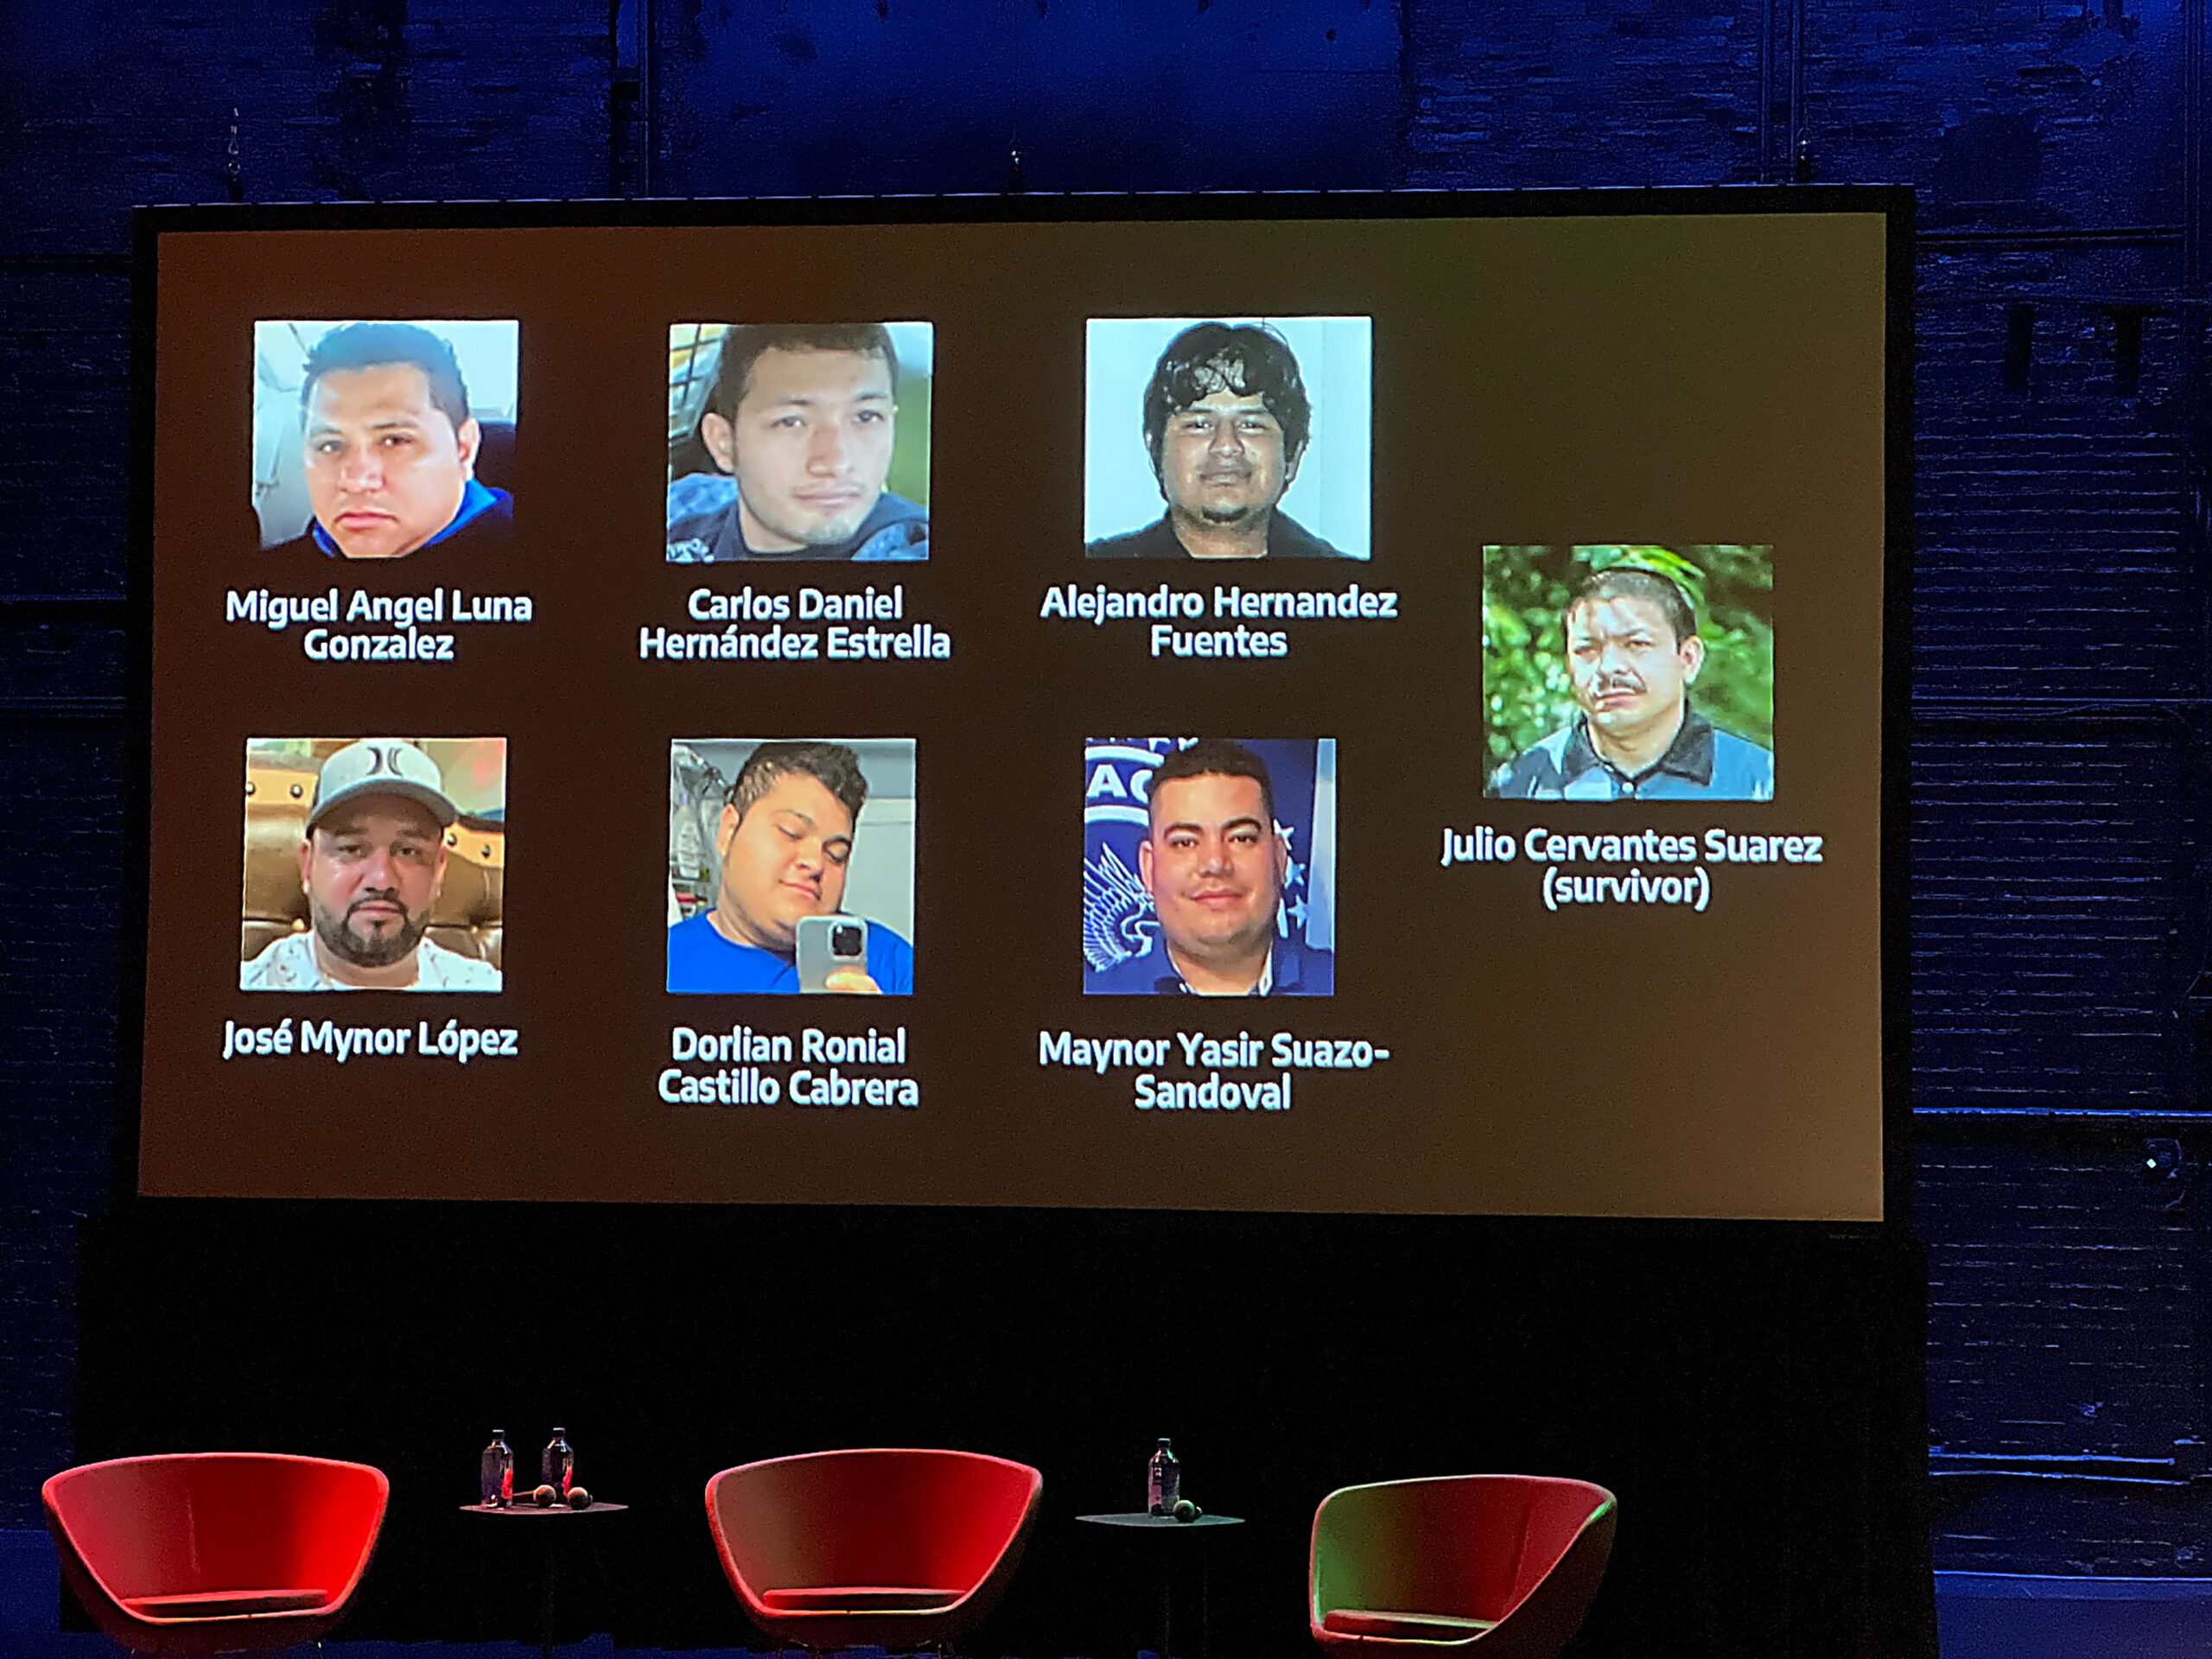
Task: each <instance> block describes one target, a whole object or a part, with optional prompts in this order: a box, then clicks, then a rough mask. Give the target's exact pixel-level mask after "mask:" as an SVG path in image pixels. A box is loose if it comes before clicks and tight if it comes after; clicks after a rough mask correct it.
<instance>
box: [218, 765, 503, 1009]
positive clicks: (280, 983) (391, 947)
mask: <svg viewBox="0 0 2212 1659" xmlns="http://www.w3.org/2000/svg"><path fill="white" fill-rule="evenodd" d="M459 816H460V811H459V809H458V808H456V807H455V806H454V804H453V800H452V798H451V797H449V796H448V794H447V793H446V790H445V779H443V778H442V776H441V775H440V773H439V772H438V766H437V762H436V761H435V760H431V759H430V757H429V755H427V754H425V753H423V751H422V750H421V749H419V748H417V747H416V746H415V745H414V744H412V743H410V742H407V741H405V740H404V739H401V738H396V737H365V738H362V739H361V740H360V741H358V742H353V743H348V744H347V745H346V747H344V748H342V749H340V750H339V751H338V752H337V753H335V754H334V755H332V756H331V757H330V758H329V759H328V760H326V761H324V762H323V763H322V771H321V773H320V774H319V775H318V777H317V778H316V779H315V799H314V800H313V802H312V803H311V804H309V806H308V820H307V824H306V828H305V829H304V831H303V833H302V836H301V840H300V886H301V887H302V890H303V891H304V892H305V893H307V896H308V921H309V922H310V924H311V926H310V928H309V931H307V932H304V933H289V934H287V935H285V936H284V937H283V938H281V939H278V940H277V942H276V943H275V944H272V945H270V947H269V948H268V949H267V950H264V951H263V952H262V953H261V954H260V955H259V956H257V957H255V958H254V959H253V960H252V961H251V962H249V963H245V964H244V965H242V966H241V967H240V968H239V969H238V988H239V989H240V990H245V991H370V990H378V991H496V990H498V989H499V969H497V968H494V967H493V965H492V964H491V963H488V962H479V961H478V960H477V959H476V958H475V957H467V956H463V955H462V954H461V952H459V951H457V950H447V949H445V948H444V947H443V946H442V945H440V944H437V943H436V942H435V940H432V939H429V938H424V937H423V933H424V930H426V929H427V928H428V927H429V925H430V913H431V911H432V910H433V908H434V907H435V906H436V904H437V900H438V889H439V888H440V887H441V886H442V884H443V883H444V881H445V874H446V842H445V830H446V827H447V826H448V824H450V823H453V821H454V818H455V817H459Z"/></svg>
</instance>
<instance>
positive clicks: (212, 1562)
mask: <svg viewBox="0 0 2212 1659" xmlns="http://www.w3.org/2000/svg"><path fill="white" fill-rule="evenodd" d="M40 1496H41V1497H42V1498H43V1500H44V1502H45V1504H46V1520H47V1526H48V1529H49V1530H50V1531H52V1533H53V1534H54V1548H55V1549H56V1550H58V1551H59V1552H60V1556H61V1575H62V1577H63V1579H64V1580H66V1581H67V1583H68V1586H69V1587H70V1589H71V1590H72V1591H73V1592H75V1593H76V1597H77V1599H78V1600H79V1601H80V1602H82V1603H83V1604H84V1606H85V1611H86V1612H87V1613H89V1614H91V1615H92V1622H93V1623H94V1624H97V1625H99V1627H100V1629H101V1630H104V1631H105V1632H106V1633H107V1634H108V1635H109V1636H111V1637H113V1638H114V1639H115V1640H116V1641H118V1642H119V1643H122V1644H123V1645H124V1647H126V1648H128V1649H130V1650H131V1651H132V1652H133V1653H151V1654H216V1653H243V1652H246V1651H249V1650H251V1649H270V1648H289V1647H291V1646H293V1645H294V1644H295V1643H302V1642H315V1641H319V1640H321V1637H322V1636H323V1635H324V1633H325V1632H326V1631H327V1630H330V1629H331V1627H332V1626H334V1624H337V1623H338V1621H339V1619H340V1618H341V1617H343V1616H344V1614H345V1611H346V1603H347V1602H349V1601H350V1600H351V1599H353V1592H354V1590H355V1588H356V1587H358V1586H359V1584H360V1582H361V1575H362V1574H363V1573H365V1572H366V1571H367V1570H368V1566H369V1555H370V1553H371V1552H372V1550H374V1549H375V1548H376V1541H377V1534H378V1531H379V1530H380V1529H382V1527H383V1525H384V1512H385V1503H386V1502H387V1500H388V1499H389V1498H390V1497H391V1483H390V1482H389V1481H387V1480H386V1479H385V1478H384V1475H383V1474H382V1472H381V1471H378V1470H375V1469H372V1468H370V1467H369V1466H368V1465H366V1464H360V1463H335V1462H332V1461H329V1460H328V1459H322V1458H292V1457H283V1456H279V1455H276V1454H274V1453H265V1452H188V1453H184V1454H181V1455H179V1456H174V1457H156V1458H118V1459H115V1460H114V1461H112V1462H109V1463H88V1464H86V1465H82V1466H81V1467H79V1468H75V1469H67V1470H64V1471H62V1472H61V1473H60V1474H58V1475H56V1476H54V1478H53V1479H51V1480H49V1481H48V1482H47V1483H46V1485H45V1486H44V1488H43V1489H41V1494H40Z"/></svg>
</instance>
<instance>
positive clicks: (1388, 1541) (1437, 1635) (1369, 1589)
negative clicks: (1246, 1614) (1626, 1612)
mask: <svg viewBox="0 0 2212 1659" xmlns="http://www.w3.org/2000/svg"><path fill="white" fill-rule="evenodd" d="M1617 1508H1618V1506H1617V1505H1616V1504H1615V1503H1614V1501H1613V1495H1612V1494H1611V1492H1609V1491H1606V1490H1605V1488H1604V1487H1602V1486H1593V1485H1592V1484H1590V1483H1589V1482H1588V1481H1584V1480H1559V1479H1554V1478H1548V1477H1545V1476H1541V1475H1452V1476H1446V1477H1444V1478H1440V1479H1433V1480H1391V1481H1384V1482H1383V1483H1382V1484H1379V1485H1374V1486H1347V1487H1345V1488H1344V1490H1343V1491H1336V1492H1332V1493H1330V1494H1329V1495H1328V1497H1325V1498H1323V1499H1322V1500H1321V1507H1320V1508H1319V1510H1315V1511H1314V1515H1313V1556H1312V1566H1311V1573H1310V1586H1311V1590H1312V1600H1311V1603H1310V1605H1309V1610H1308V1611H1309V1619H1310V1622H1311V1624H1312V1627H1313V1639H1314V1640H1315V1641H1316V1642H1318V1643H1320V1644H1321V1646H1322V1647H1323V1648H1324V1649H1327V1650H1328V1651H1330V1652H1332V1653H1336V1654H1343V1655H1351V1654H1363V1655H1367V1656H1371V1659H1383V1656H1387V1655H1390V1654H1399V1655H1406V1656H1411V1655H1413V1654H1416V1653H1424V1652H1430V1653H1433V1651H1434V1649H1438V1648H1440V1647H1472V1648H1474V1649H1476V1650H1477V1652H1478V1654H1479V1656H1480V1659H1553V1656H1555V1655H1556V1654H1557V1653H1558V1652H1559V1650H1560V1649H1561V1648H1563V1647H1565V1646H1566V1645H1567V1643H1568V1641H1569V1640H1570V1639H1571V1638H1572V1637H1573V1635H1574V1633H1575V1631H1576V1630H1580V1628H1581V1626H1582V1619H1583V1616H1584V1615H1585V1614H1586V1613H1587V1612H1588V1611H1590V1603H1591V1600H1592V1598H1594V1597H1595V1596H1596V1595H1597V1593H1598V1582H1599V1580H1600V1579H1602V1578H1604V1577H1605V1558H1606V1556H1607V1555H1608V1554H1611V1550H1612V1547H1613V1520H1614V1515H1615V1512H1616V1510H1617Z"/></svg>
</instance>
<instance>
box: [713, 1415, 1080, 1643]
mask: <svg viewBox="0 0 2212 1659" xmlns="http://www.w3.org/2000/svg"><path fill="white" fill-rule="evenodd" d="M1044 1490H1045V1478H1044V1476H1042V1475H1040V1474H1039V1473H1038V1472H1037V1471H1035V1470H1034V1469H1032V1468H1031V1467H1030V1466H1029V1465H1027V1464H1026V1463H1010V1462H1008V1461H1007V1459H1004V1458H988V1457H984V1456H982V1454H981V1453H979V1452H915V1451H868V1452H810V1453H809V1454H807V1455H805V1456H804V1457H796V1458H772V1459H769V1460H768V1461H766V1462H765V1463H748V1464H744V1465H741V1466H739V1467H738V1468H735V1469H725V1470H723V1471H721V1473H720V1474H718V1475H716V1476H715V1478H713V1479H712V1480H710V1481H709V1482H708V1483H707V1523H708V1525H709V1527H711V1528H712V1529H714V1535H715V1550H716V1551H717V1552H718V1553H719V1554H721V1560H722V1571H723V1572H724V1573H728V1575H729V1583H730V1588H731V1589H733V1590H734V1591H736V1592H737V1599H738V1600H739V1601H740V1602H741V1603H742V1604H743V1605H744V1608H745V1611H746V1613H747V1617H749V1618H751V1619H752V1620H753V1623H754V1624H757V1625H759V1626H760V1628H761V1629H762V1630H765V1631H766V1632H767V1633H768V1634H769V1635H770V1636H771V1637H774V1638H776V1639H777V1640H778V1641H779V1642H791V1643H797V1644H798V1645H799V1646H801V1647H803V1648H805V1649H809V1650H810V1651H812V1652H820V1651H822V1650H823V1649H832V1648H856V1647H868V1646H879V1645H880V1646H882V1647H886V1648H888V1649H891V1650H892V1651H893V1652H894V1653H911V1652H912V1651H913V1650H914V1649H917V1648H936V1649H939V1650H941V1651H949V1650H950V1647H951V1644H952V1643H955V1642H956V1641H957V1640H958V1639H959V1638H960V1637H962V1636H963V1635H965V1634H966V1633H967V1632H968V1631H969V1630H971V1629H973V1628H974V1627H975V1625H976V1623H977V1622H978V1621H979V1620H981V1619H982V1617H983V1615H984V1614H986V1613H988V1612H989V1611H990V1610H991V1607H992V1605H994V1604H995V1602H996V1601H997V1600H998V1599H999V1595H1000V1593H1001V1592H1002V1591H1003V1590H1004V1589H1005V1588H1006V1585H1007V1580H1009V1579H1010V1578H1012V1577H1013V1576H1014V1563H1015V1562H1016V1561H1018V1560H1020V1556H1021V1547H1022V1544H1023V1543H1024V1541H1027V1538H1028V1535H1029V1527H1030V1523H1031V1522H1033V1520H1034V1519H1035V1518H1036V1515H1037V1499H1038V1497H1039V1494H1041V1493H1042V1492H1043V1491H1044Z"/></svg>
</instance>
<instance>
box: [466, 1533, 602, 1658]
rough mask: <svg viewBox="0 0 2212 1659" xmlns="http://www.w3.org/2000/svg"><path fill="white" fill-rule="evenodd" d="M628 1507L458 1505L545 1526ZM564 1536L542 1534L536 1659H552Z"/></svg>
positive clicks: (539, 1555) (539, 1558)
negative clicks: (554, 1603) (558, 1550)
mask: <svg viewBox="0 0 2212 1659" xmlns="http://www.w3.org/2000/svg"><path fill="white" fill-rule="evenodd" d="M629 1507H630V1506H629V1505H628V1504H627V1503H594V1504H592V1506H591V1507H590V1508H589V1509H585V1510H572V1509H570V1508H569V1506H568V1505H567V1504H565V1503H556V1504H553V1505H552V1506H551V1507H550V1508H548V1509H543V1510H541V1509H539V1508H538V1507H537V1504H535V1503H531V1501H530V1500H529V1499H528V1498H526V1497H525V1498H520V1499H518V1500H517V1501H516V1502H514V1503H510V1504H506V1505H505V1506H502V1505H500V1504H497V1503H464V1504H462V1505H461V1513H462V1514H463V1515H480V1516H484V1517H486V1519H489V1520H513V1521H522V1520H530V1521H536V1522H541V1523H545V1522H553V1521H559V1520H568V1521H582V1520H583V1519H585V1518H586V1517H587V1516H594V1515H621V1514H623V1513H624V1512H626V1510H628V1509H629ZM563 1536H565V1535H564V1534H556V1533H551V1532H549V1533H546V1534H544V1535H543V1544H544V1548H543V1549H542V1550H541V1551H540V1552H539V1554H538V1560H540V1562H541V1563H542V1564H543V1579H542V1580H541V1581H540V1582H541V1593H540V1596H539V1599H538V1625H537V1636H538V1641H537V1652H538V1659H553V1597H554V1592H555V1589H556V1586H558V1584H559V1582H560V1556H559V1555H558V1554H556V1550H557V1549H558V1548H559V1545H558V1540H559V1539H560V1538H561V1537H563Z"/></svg>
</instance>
